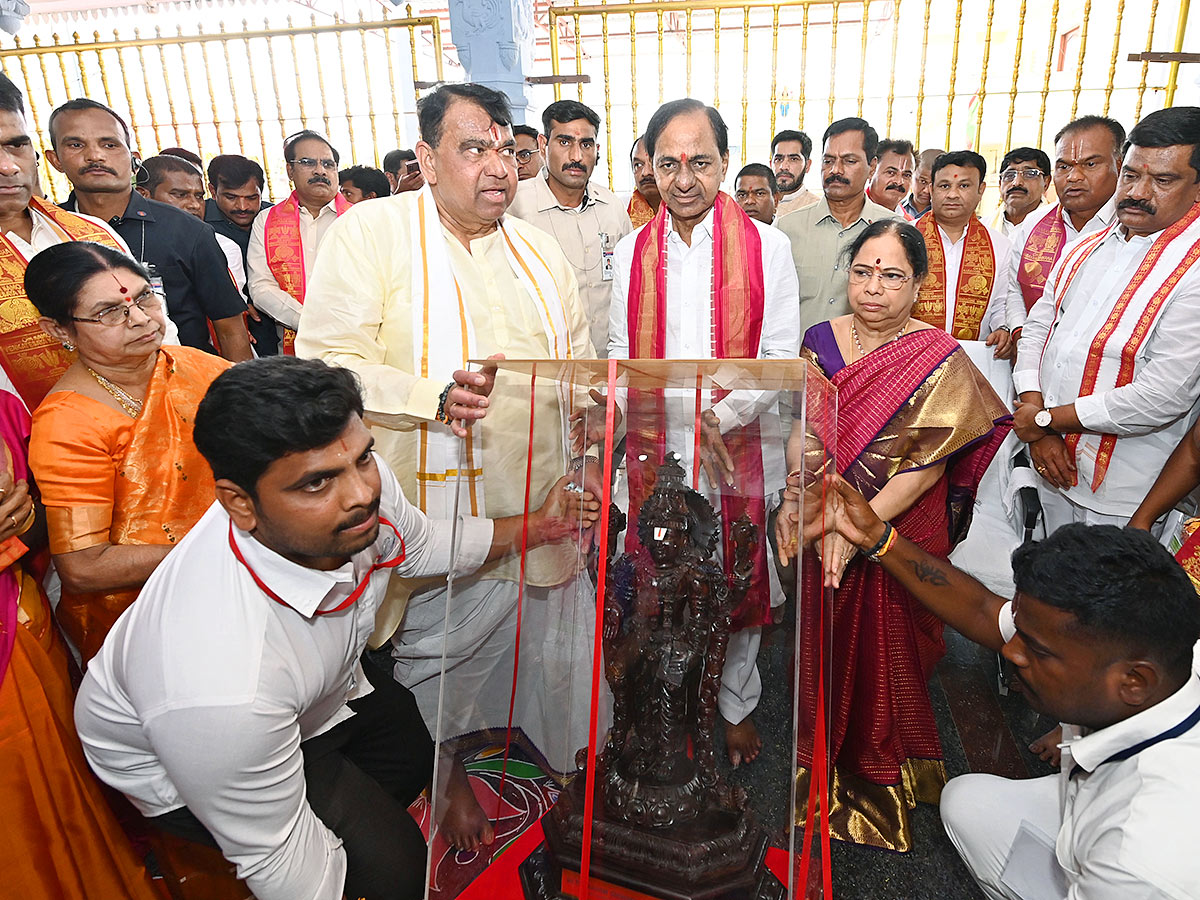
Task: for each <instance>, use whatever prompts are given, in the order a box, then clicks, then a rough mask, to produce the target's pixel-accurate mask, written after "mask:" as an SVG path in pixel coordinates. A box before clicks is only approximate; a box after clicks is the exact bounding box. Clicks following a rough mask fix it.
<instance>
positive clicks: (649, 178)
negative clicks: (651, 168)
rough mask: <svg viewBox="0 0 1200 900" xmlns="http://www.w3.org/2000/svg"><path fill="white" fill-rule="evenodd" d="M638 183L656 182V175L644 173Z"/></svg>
mask: <svg viewBox="0 0 1200 900" xmlns="http://www.w3.org/2000/svg"><path fill="white" fill-rule="evenodd" d="M638 184H654V176H653V175H643V176H642V177H641V178H640V179H638Z"/></svg>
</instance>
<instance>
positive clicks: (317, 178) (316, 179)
mask: <svg viewBox="0 0 1200 900" xmlns="http://www.w3.org/2000/svg"><path fill="white" fill-rule="evenodd" d="M308 183H309V184H329V179H328V178H326V177H325V176H324V175H314V176H313V177H312V178H310V179H308Z"/></svg>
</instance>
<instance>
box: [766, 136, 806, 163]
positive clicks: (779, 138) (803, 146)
mask: <svg viewBox="0 0 1200 900" xmlns="http://www.w3.org/2000/svg"><path fill="white" fill-rule="evenodd" d="M784 141H799V142H800V152H801V153H803V154H804V161H805V162H807V161H808V160H810V159H812V138H810V137H809V136H808V135H807V134H805V133H804V132H803V131H792V130H791V129H786V130H784V131H781V132H779V134H777V135H775V137H773V138H771V155H772V156H774V155H775V148H776V147H777V146H779V145H780V144H782V143H783V142H784Z"/></svg>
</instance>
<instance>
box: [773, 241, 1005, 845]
mask: <svg viewBox="0 0 1200 900" xmlns="http://www.w3.org/2000/svg"><path fill="white" fill-rule="evenodd" d="M847 258H848V259H849V260H850V269H849V272H850V278H849V288H848V299H849V303H850V308H851V310H852V313H851V314H850V315H848V316H841V317H839V318H836V319H834V320H833V321H831V322H824V323H821V324H819V325H815V326H813V327H812V328H810V329H809V330H808V332H807V334H805V336H804V342H803V345H802V349H801V355H802V356H803V357H805V358H807V359H809V360H811V361H812V362H814V363H815V364H816V365H817V366H819V367H820V369H821V371H822V372H823V373H824V374H825V375H826V376H827V377H828V378H829V379H830V380H831V381H832V383H833V385H834V387H835V388H836V389H837V400H838V411H837V412H838V416H837V433H836V437H837V446H836V448H829V449H830V450H833V457H834V461H835V462H836V465H837V470H838V472H839V473H840V474H841V475H842V476H843V477H844V478H845V479H846V480H847V481H848V482H850V484H852V485H853V486H854V487H855V488H857V489H858V490H859V491H861V492H862V493H863V495H864V496H866V497H867V499H868V500H869V501H870V503H871V506H872V507H873V508H874V509H875V511H876V512H877V513H878V515H879V516H880V517H881V518H882V519H884V520H885V521H890V522H891V524H892V525H893V527H894V528H895V530H896V531H898V532H899V533H900V534H903V535H904V536H905V537H907V538H908V539H909V540H912V541H914V542H916V543H917V544H919V545H920V546H921V547H922V548H923V549H925V550H926V551H928V552H930V553H933V554H935V555H938V556H942V557H945V556H947V555H948V554H949V553H950V550H951V548H952V547H953V546H954V544H955V543H956V542H957V541H958V540H960V539H961V538H962V537H963V536H964V535H965V533H966V528H967V525H968V524H969V514H970V510H971V506H972V503H973V500H974V493H975V489H976V487H977V486H978V484H979V479H980V478H981V477H982V476H983V472H984V470H985V469H986V468H987V465H988V463H990V462H991V459H992V457H993V456H994V455H995V453H996V450H997V449H998V447H999V445H1000V443H1001V441H1002V440H1003V439H1004V435H1005V434H1006V433H1007V430H1008V427H1009V426H1008V425H1007V424H1001V420H1003V419H1005V418H1006V417H1007V410H1006V409H1005V407H1004V404H1003V403H1002V402H1001V401H1000V398H999V397H997V396H996V394H995V392H994V391H993V390H992V388H991V387H990V386H989V385H988V383H987V381H986V380H985V379H984V378H983V376H982V375H981V374H980V373H979V372H978V371H977V370H976V369H975V367H974V366H973V365H972V364H971V362H970V360H969V359H968V358H967V356H966V354H965V353H964V352H963V351H962V350H961V349H960V348H959V346H958V343H957V341H955V340H954V339H953V338H951V337H950V336H949V335H947V334H946V332H945V331H942V330H941V329H938V328H932V327H930V326H929V325H926V324H925V323H923V322H919V321H917V320H916V319H913V318H910V316H911V313H912V308H913V303H914V302H915V300H916V298H917V291H918V289H919V288H920V285H921V281H922V279H923V278H924V277H925V276H926V274H927V273H928V269H929V264H928V260H927V257H926V252H925V242H924V240H923V239H922V237H921V233H920V232H919V231H917V229H915V228H914V227H913V226H912V225H909V224H908V223H906V222H902V221H900V220H896V219H891V220H880V221H877V222H875V223H873V224H871V225H869V226H868V227H867V228H866V229H865V230H864V231H863V232H862V234H860V235H859V236H858V238H857V240H855V242H854V243H853V244H852V245H851V246H850V247H849V249H848V251H847ZM795 408H796V410H797V413H796V415H799V409H800V404H799V403H797V404H796V405H795ZM815 446H816V445H815V443H814V440H813V429H812V428H811V427H810V428H809V439H808V442H807V447H808V452H809V453H810V454H811V453H821V452H823V450H818V449H815ZM805 452H806V435H805V431H804V429H802V428H801V427H800V423H799V421H798V420H797V421H796V422H795V423H794V424H793V429H792V436H791V439H790V441H789V444H788V463H789V467H790V468H791V469H792V470H796V469H798V468H800V467H801V463H802V461H803V456H804V454H805ZM819 467H820V461H819V460H818V461H817V465H816V466H814V465H813V460H812V459H810V460H809V466H808V468H809V470H810V471H812V470H814V469H815V468H819ZM793 481H795V478H794V477H793V478H789V484H791V483H792V482H793ZM792 486H793V487H795V486H796V485H792ZM789 493H791V492H789ZM779 519H780V523H779V524H778V525H777V537H778V538H779V547H780V548H781V551H782V552H783V553H785V554H786V555H787V556H794V555H795V553H796V552H797V551H796V549H795V544H794V542H793V536H794V534H795V527H796V520H797V509H796V501H795V499H793V498H791V497H788V499H787V500H785V506H784V509H783V510H782V511H781V514H780V517H779ZM789 547H790V549H789ZM886 550H887V548H886V547H881V548H878V549H877V550H876V556H875V557H874V558H877V557H878V556H879V555H881V554H882V553H885V552H886ZM812 552H813V553H816V554H819V556H820V558H819V559H818V558H815V557H810V558H809V559H808V560H807V561H806V565H805V566H804V568H803V572H802V576H803V590H802V599H801V603H802V607H801V610H802V612H801V634H800V644H801V647H800V651H799V652H800V653H801V654H802V656H801V659H802V660H803V661H804V662H803V663H802V666H801V704H802V708H801V723H802V725H801V736H800V741H799V748H798V749H799V757H800V759H799V761H800V765H801V766H802V767H803V772H802V778H803V782H802V784H801V785H800V787H801V790H800V792H799V796H800V797H801V798H802V799H801V801H800V802H801V803H803V802H804V801H807V798H808V787H809V782H808V772H809V770H811V767H812V765H813V752H812V751H813V736H812V733H811V730H812V725H813V723H814V722H815V721H816V715H817V694H818V690H817V678H818V673H819V671H820V669H821V668H823V667H822V666H818V664H817V661H818V658H819V657H818V654H819V652H820V646H821V634H820V632H819V631H818V627H819V626H818V621H819V620H820V615H819V613H820V609H821V603H822V582H823V580H825V581H826V582H828V583H832V584H833V585H834V586H835V590H834V591H833V600H832V605H831V606H827V607H826V609H827V610H831V612H829V613H827V614H826V615H831V619H832V621H830V620H829V619H826V620H825V627H826V628H830V627H831V628H832V635H833V640H832V645H831V650H830V649H827V650H826V652H827V653H829V652H831V653H832V661H830V659H829V658H828V657H826V658H825V660H824V663H825V666H830V662H832V665H831V667H830V668H829V669H828V671H829V672H830V675H831V682H830V683H829V684H827V685H826V688H825V703H826V705H827V706H826V708H827V710H828V711H829V712H831V714H832V719H831V721H832V728H831V731H830V734H829V746H828V752H829V756H830V758H832V759H833V761H834V777H833V779H832V781H831V787H832V794H833V796H832V814H831V815H830V817H829V821H830V824H831V826H832V831H833V834H834V836H836V837H838V838H840V839H842V840H849V841H855V842H857V843H864V844H871V845H874V846H878V847H884V848H887V849H891V850H908V849H909V848H910V847H911V845H912V837H911V829H910V827H909V821H908V810H909V809H910V808H912V807H913V806H915V804H916V802H917V801H924V802H936V801H937V799H938V797H939V796H940V794H941V789H942V785H943V784H945V781H946V771H945V767H944V765H943V763H942V749H941V744H940V743H939V741H938V733H937V726H936V724H935V722H934V717H933V709H932V707H931V705H930V700H929V692H928V687H927V682H928V679H929V677H930V675H931V674H932V672H933V667H934V665H936V663H937V662H938V660H939V659H940V658H941V657H942V655H943V654H944V652H945V644H944V642H943V640H942V623H941V622H940V621H939V620H938V619H937V618H936V617H935V616H934V615H933V614H932V613H930V612H929V611H927V610H926V609H924V608H923V607H922V606H920V604H918V602H917V601H916V600H915V599H914V598H913V597H912V596H911V595H909V594H908V593H907V592H906V591H905V590H904V589H903V588H902V587H901V586H900V585H899V584H898V583H897V582H896V581H894V580H893V579H892V578H891V576H889V575H888V574H887V573H886V572H884V570H883V569H882V568H881V567H880V566H878V565H876V564H875V563H874V562H873V561H872V559H871V558H866V557H865V556H863V555H861V554H858V553H857V550H856V548H855V547H854V546H852V545H851V544H849V543H847V542H846V541H844V540H843V539H842V538H841V537H840V536H830V537H827V538H826V539H825V540H824V542H823V544H819V545H818V546H817V547H816V548H815V550H814V551H812ZM805 723H807V727H806V725H805ZM798 813H799V814H800V821H801V822H803V821H804V816H803V809H802V810H799V811H798Z"/></svg>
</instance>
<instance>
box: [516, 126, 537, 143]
mask: <svg viewBox="0 0 1200 900" xmlns="http://www.w3.org/2000/svg"><path fill="white" fill-rule="evenodd" d="M512 130H513V137H516V136H517V135H521V136H522V137H527V138H533V139H534V140H535V141H536V140H537V139H538V130H537V129H536V128H534V127H533V126H532V125H514V126H513V127H512Z"/></svg>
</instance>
